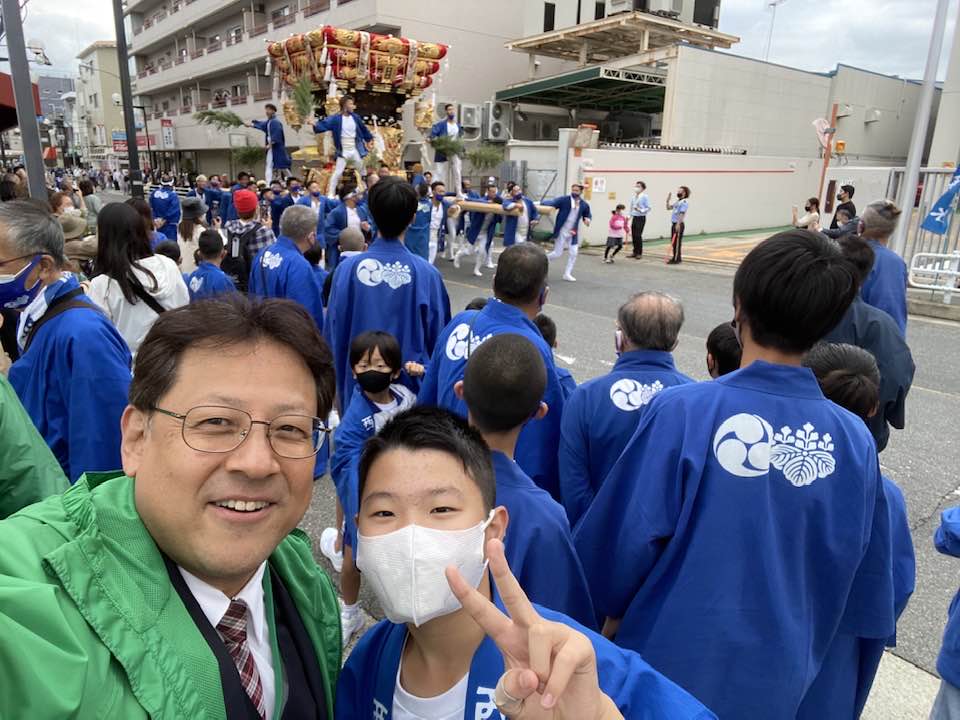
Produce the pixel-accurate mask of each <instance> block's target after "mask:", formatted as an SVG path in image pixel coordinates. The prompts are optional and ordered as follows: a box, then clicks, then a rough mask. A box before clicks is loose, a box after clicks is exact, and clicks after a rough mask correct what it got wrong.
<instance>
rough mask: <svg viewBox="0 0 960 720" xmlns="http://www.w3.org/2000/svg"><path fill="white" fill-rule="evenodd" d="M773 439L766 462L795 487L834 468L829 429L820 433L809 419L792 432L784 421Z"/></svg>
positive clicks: (830, 472) (831, 439)
mask: <svg viewBox="0 0 960 720" xmlns="http://www.w3.org/2000/svg"><path fill="white" fill-rule="evenodd" d="M773 439H774V440H775V441H776V444H775V445H774V446H773V450H772V451H771V453H770V463H771V464H772V465H773V466H774V467H775V468H776V469H777V470H779V471H780V472H782V473H783V476H784V477H785V478H787V480H789V481H790V482H791V483H792V484H793V485H794V486H795V487H804V486H805V485H809V484H810V483H812V482H813V481H814V480H817V479H821V478H825V477H827V476H828V475H832V474H833V471H834V470H836V467H837V462H836V460H835V459H834V457H833V438H832V437H830V433H824V435H823V437H820V433H818V432H817V431H816V430H815V429H814V427H813V425H812V424H811V423H805V424H804V426H803V427H802V428H800V429H798V430H797V431H796V434H794V432H793V430H792V429H791V428H790V427H788V426H786V425H785V426H784V427H782V428H780V432H778V433H774V435H773Z"/></svg>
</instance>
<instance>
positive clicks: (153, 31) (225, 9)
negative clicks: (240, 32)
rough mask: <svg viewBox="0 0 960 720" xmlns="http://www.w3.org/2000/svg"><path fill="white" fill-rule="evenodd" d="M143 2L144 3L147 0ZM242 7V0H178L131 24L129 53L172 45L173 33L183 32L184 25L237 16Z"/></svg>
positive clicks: (136, 53)
mask: <svg viewBox="0 0 960 720" xmlns="http://www.w3.org/2000/svg"><path fill="white" fill-rule="evenodd" d="M143 5H144V7H147V3H146V2H144V3H143ZM174 8H176V10H174ZM243 8H244V3H243V2H242V0H180V2H179V4H174V5H172V6H171V7H170V10H169V11H168V12H162V11H161V12H159V13H156V14H150V15H148V16H147V17H145V18H144V20H143V25H142V27H140V28H137V27H134V28H133V38H132V41H131V42H130V47H131V53H132V54H134V55H143V54H147V53H149V52H151V51H153V50H157V49H159V48H161V47H163V46H167V45H172V44H173V37H174V36H180V35H182V34H183V33H184V31H185V29H186V28H190V27H196V26H198V25H201V26H203V25H209V24H211V23H214V22H217V21H218V20H226V19H227V18H231V17H235V18H236V19H237V20H239V19H240V17H241V13H242V11H243ZM238 24H239V23H238ZM138 30H139V32H138Z"/></svg>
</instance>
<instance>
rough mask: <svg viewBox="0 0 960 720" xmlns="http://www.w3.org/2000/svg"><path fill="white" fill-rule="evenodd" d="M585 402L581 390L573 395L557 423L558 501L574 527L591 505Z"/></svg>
mask: <svg viewBox="0 0 960 720" xmlns="http://www.w3.org/2000/svg"><path fill="white" fill-rule="evenodd" d="M585 402H586V393H585V391H584V390H582V389H580V390H578V391H576V392H574V393H573V395H571V396H570V398H569V400H567V402H566V404H565V405H564V407H563V417H562V419H561V420H560V461H559V465H560V501H561V503H562V504H563V507H564V509H565V510H566V511H567V518H568V519H569V521H570V525H571V526H574V527H576V524H577V522H578V521H579V520H580V518H581V517H583V514H584V513H585V512H586V511H587V508H588V507H590V503H591V502H592V501H593V490H592V488H591V484H590V462H589V458H588V456H587V452H588V449H587V444H588V435H587V432H586V422H587V418H585V417H584V405H585Z"/></svg>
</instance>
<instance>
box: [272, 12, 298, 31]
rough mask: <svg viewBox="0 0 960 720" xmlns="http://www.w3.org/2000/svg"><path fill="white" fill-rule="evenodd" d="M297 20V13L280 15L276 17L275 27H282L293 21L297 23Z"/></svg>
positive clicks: (291, 23)
mask: <svg viewBox="0 0 960 720" xmlns="http://www.w3.org/2000/svg"><path fill="white" fill-rule="evenodd" d="M296 20H297V16H296V13H290V14H289V15H281V16H280V17H278V18H276V19H274V21H273V27H274V28H281V27H285V26H286V25H293V23H295V22H296Z"/></svg>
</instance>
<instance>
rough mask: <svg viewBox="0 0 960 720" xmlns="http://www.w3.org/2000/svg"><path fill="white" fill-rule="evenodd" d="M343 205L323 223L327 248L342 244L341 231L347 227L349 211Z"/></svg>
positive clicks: (335, 209)
mask: <svg viewBox="0 0 960 720" xmlns="http://www.w3.org/2000/svg"><path fill="white" fill-rule="evenodd" d="M342 208H344V206H343V205H339V206H337V207H336V208H334V209H333V210H332V211H331V212H330V213H329V214H328V215H327V219H326V220H325V221H324V223H323V236H324V239H325V240H326V247H335V246H337V245H339V244H340V231H341V230H343V229H344V228H345V227H346V226H347V211H346V210H345V209H342Z"/></svg>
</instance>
